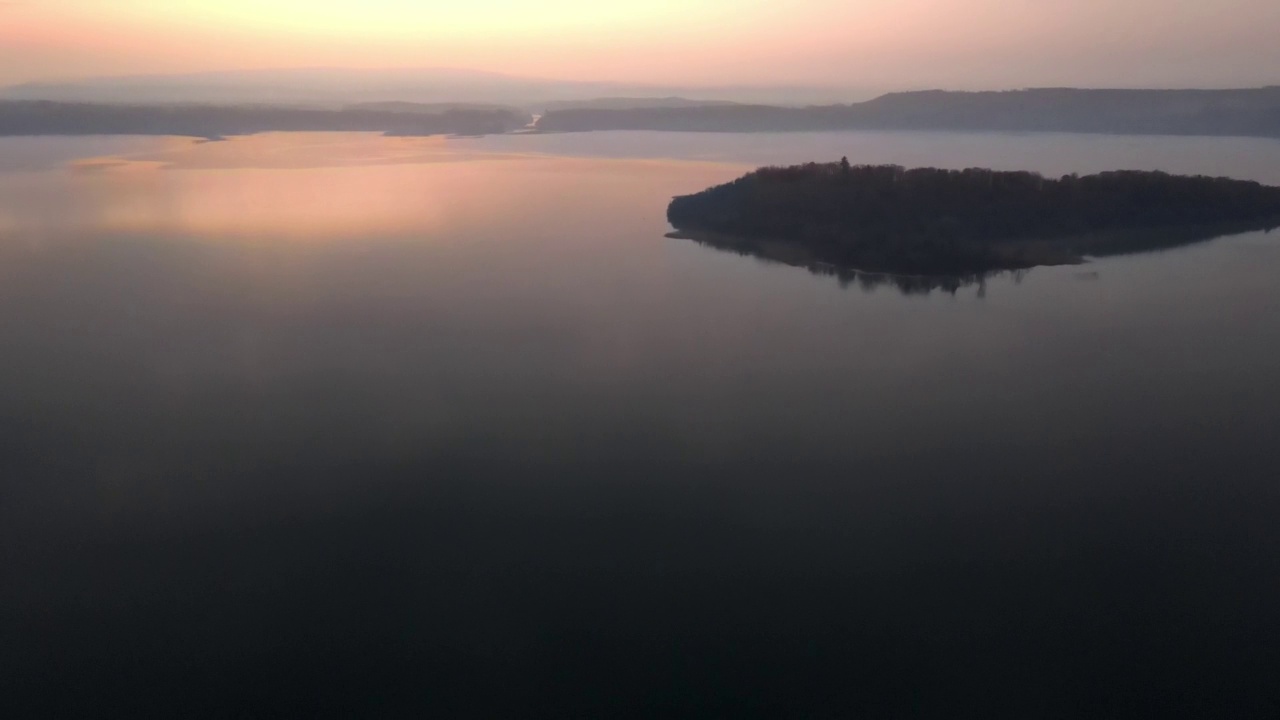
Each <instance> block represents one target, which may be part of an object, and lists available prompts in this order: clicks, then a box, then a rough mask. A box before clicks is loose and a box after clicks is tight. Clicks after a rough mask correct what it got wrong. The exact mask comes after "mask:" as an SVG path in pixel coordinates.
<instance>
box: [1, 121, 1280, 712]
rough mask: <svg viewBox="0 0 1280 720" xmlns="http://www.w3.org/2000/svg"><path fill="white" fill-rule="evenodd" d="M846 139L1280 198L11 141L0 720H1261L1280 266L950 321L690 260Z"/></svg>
mask: <svg viewBox="0 0 1280 720" xmlns="http://www.w3.org/2000/svg"><path fill="white" fill-rule="evenodd" d="M841 155H848V156H849V158H850V159H851V160H853V161H855V162H867V163H879V162H897V163H901V164H904V165H909V166H912V165H936V166H942V167H965V166H971V165H983V166H990V167H996V168H1017V169H1032V170H1040V171H1043V172H1045V173H1048V174H1062V173H1069V172H1094V171H1099V170H1105V169H1117V168H1129V169H1163V170H1168V171H1171V172H1179V173H1201V172H1202V173H1207V174H1213V175H1230V176H1232V177H1237V178H1243V179H1255V180H1259V181H1263V182H1267V183H1270V184H1280V143H1276V142H1274V141H1265V140H1251V139H1232V138H1217V139H1213V138H1162V137H1146V138H1117V137H1106V136H1069V135H1044V136H1007V135H958V134H957V135H946V134H912V133H825V134H787V135H763V134H757V135H684V134H678V133H669V134H648V133H593V134H589V135H575V136H560V135H546V136H502V137H494V138H486V139H476V140H444V139H396V138H382V137H376V136H371V135H305V134H302V135H265V136H257V137H250V138H241V139H235V140H232V141H229V142H222V143H196V142H193V141H189V140H178V139H133V138H117V139H102V138H85V139H32V138H21V139H11V138H6V139H0V337H3V338H5V341H4V352H3V353H0V587H3V588H5V590H4V592H3V593H2V594H0V638H3V639H4V640H3V642H0V678H3V679H0V698H5V699H9V700H11V701H13V702H15V703H16V704H17V705H18V706H19V707H24V708H26V709H29V710H31V709H34V711H33V712H31V713H29V714H30V715H32V716H40V715H50V714H52V713H53V711H63V713H64V714H68V715H69V716H80V717H83V716H92V715H94V714H103V715H105V714H108V713H109V712H110V711H117V710H119V709H120V708H132V709H138V710H141V711H163V712H166V713H167V714H170V715H179V716H180V715H184V714H197V715H216V714H219V713H223V714H230V715H238V714H243V713H245V712H249V711H252V712H254V713H257V714H262V715H270V714H272V713H273V712H279V713H285V714H301V715H313V714H319V713H329V714H339V715H354V716H383V715H390V716H396V715H406V716H408V715H414V716H420V714H421V710H422V708H431V709H432V710H433V711H435V712H440V713H443V714H445V715H454V716H459V715H461V716H479V717H523V716H529V715H545V716H557V717H565V716H572V717H617V716H626V715H636V716H667V715H696V716H750V715H767V716H773V715H796V716H806V717H828V716H837V717H849V716H859V714H860V713H861V716H866V717H886V716H902V715H906V716H924V717H956V716H966V715H973V714H980V715H981V716H983V717H1085V716H1107V715H1112V716H1117V715H1118V716H1135V717H1136V716H1157V717H1158V716H1161V715H1162V714H1166V715H1167V714H1178V715H1193V716H1196V715H1198V716H1201V717H1274V716H1275V713H1276V712H1277V711H1278V710H1280V691H1278V690H1277V686H1276V683H1275V680H1274V679H1275V678H1276V677H1277V676H1280V619H1278V617H1277V615H1276V613H1275V611H1274V609H1275V608H1276V607H1277V606H1280V525H1278V524H1277V522H1276V518H1277V517H1278V515H1277V513H1278V511H1280V490H1278V489H1277V485H1276V479H1277V477H1280V446H1278V445H1277V443H1276V442H1275V440H1276V428H1277V427H1280V375H1277V373H1276V368H1277V367H1280V320H1277V318H1278V317H1280V284H1278V283H1277V282H1276V277H1277V272H1278V271H1280V245H1278V244H1277V243H1276V238H1275V237H1274V235H1266V234H1263V233H1253V234H1247V235H1240V236H1236V237H1231V238H1223V239H1219V240H1216V241H1213V242H1209V243H1203V244H1199V245H1194V246H1189V247H1185V248H1180V249H1176V250H1171V251H1166V252H1162V253H1156V254H1150V255H1140V256H1128V257H1118V258H1110V259H1105V260H1097V261H1094V262H1091V263H1089V264H1087V265H1084V266H1073V267H1059V268H1038V269H1035V270H1033V271H1031V272H1029V273H1027V274H1026V275H1024V276H1020V277H1018V278H1014V277H1010V276H1002V277H997V278H993V279H991V280H988V281H987V282H986V284H985V286H984V287H983V288H982V290H981V292H979V289H978V288H976V287H970V288H965V289H962V290H960V291H959V292H957V293H956V294H954V295H952V294H948V293H941V292H935V293H932V294H930V295H926V296H921V295H913V296H907V295H904V294H901V293H899V292H897V291H896V290H894V289H893V288H891V287H881V288H878V289H875V290H871V291H868V290H865V289H863V288H860V287H858V286H857V285H852V286H848V287H842V286H841V284H840V283H839V282H837V281H836V280H835V279H833V278H830V277H820V276H815V275H812V274H809V273H808V272H806V271H804V270H801V269H797V268H791V267H786V266H782V265H776V264H767V263H764V262H761V261H758V260H754V259H751V258H747V257H740V256H736V255H733V254H726V253H721V252H718V251H716V250H713V249H709V248H706V247H702V246H699V245H697V244H695V243H692V242H689V241H682V240H674V239H667V238H664V237H663V235H664V234H665V233H666V232H667V231H668V229H669V228H668V226H667V224H666V222H665V208H666V203H667V201H668V200H669V199H670V197H671V196H673V195H676V194H682V193H688V192H693V191H696V190H700V189H702V188H704V187H707V186H709V185H711V184H715V183H719V182H724V181H727V180H730V179H732V178H734V177H736V176H738V175H740V174H741V173H742V172H744V171H745V170H746V169H748V168H750V167H754V166H756V165H758V164H763V163H790V162H802V161H808V160H827V159H832V160H833V159H836V158H839V157H840V156H841ZM0 702H3V701H0ZM28 702H31V703H38V704H35V705H31V704H27V703H28Z"/></svg>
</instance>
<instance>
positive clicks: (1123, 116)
mask: <svg viewBox="0 0 1280 720" xmlns="http://www.w3.org/2000/svg"><path fill="white" fill-rule="evenodd" d="M538 129H539V130H542V131H546V132H579V131H587V130H670V131H694V132H764V131H795V130H959V131H983V132H1083V133H1116V134H1140V135H1155V134H1159V135H1243V136H1261V137H1280V87H1266V88H1257V89H1243V90H1077V89H1068V88H1064V89H1038V90H1016V91H1006V92H947V91H926V92H909V93H893V94H889V95H884V96H881V97H879V98H876V99H874V100H870V101H867V102H864V103H856V104H852V105H820V106H808V107H780V106H776V105H729V106H695V107H639V108H632V109H604V108H579V109H565V110H556V111H552V112H548V113H546V114H545V115H544V116H543V117H542V118H541V119H540V120H539V121H538Z"/></svg>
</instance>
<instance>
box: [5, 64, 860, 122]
mask: <svg viewBox="0 0 1280 720" xmlns="http://www.w3.org/2000/svg"><path fill="white" fill-rule="evenodd" d="M677 96H678V97H683V98H698V99H699V100H700V101H739V102H772V103H779V104H805V103H815V102H836V101H840V100H843V99H845V98H848V97H850V91H848V90H841V89H834V88H812V87H799V86H786V85H777V86H722V87H695V86H659V85H645V84H641V83H617V82H579V81H564V80H552V79H545V78H531V77H519V76H514V75H504V74H500V73H491V72H481V71H476V70H462V69H455V68H403V69H400V68H397V69H361V68H303V69H285V70H237V71H229V72H208V73H189V74H174V75H163V74H160V75H135V76H122V77H102V78H88V79H83V80H72V81H67V82H41V83H26V84H22V85H15V86H12V87H8V88H0V99H8V100H55V101H59V102H98V103H108V102H110V103H144V104H154V103H175V102H199V103H216V104H238V103H267V104H273V105H279V104H310V105H327V106H330V107H339V106H345V105H352V104H357V103H370V102H375V103H381V102H406V103H466V104H497V105H515V106H519V107H524V108H529V109H531V110H537V111H539V112H541V111H542V110H543V109H545V108H546V107H547V106H548V105H550V104H552V103H557V102H563V101H584V100H594V99H596V98H669V97H677Z"/></svg>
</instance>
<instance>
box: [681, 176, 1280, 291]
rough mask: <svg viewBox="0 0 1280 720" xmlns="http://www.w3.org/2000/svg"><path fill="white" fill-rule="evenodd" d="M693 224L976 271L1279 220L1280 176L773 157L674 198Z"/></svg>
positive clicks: (804, 254) (801, 247)
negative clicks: (783, 161) (1273, 182)
mask: <svg viewBox="0 0 1280 720" xmlns="http://www.w3.org/2000/svg"><path fill="white" fill-rule="evenodd" d="M667 218H668V220H669V221H670V222H671V224H672V225H673V226H675V227H676V229H677V230H679V231H681V233H682V234H683V235H685V236H690V237H694V238H696V239H699V240H704V241H710V242H712V243H713V244H723V245H726V246H733V247H738V248H743V247H744V246H749V248H748V249H751V250H753V251H755V252H758V253H759V254H762V255H769V256H773V257H775V258H777V259H783V260H787V261H793V262H797V263H809V262H819V263H830V264H832V265H836V266H841V267H853V268H859V269H863V270H874V271H882V272H895V273H911V274H968V273H976V272H985V271H990V270H1000V269H1015V268H1028V267H1034V266H1036V265H1052V264H1063V263H1071V262H1080V261H1081V259H1082V256H1084V255H1105V254H1114V253H1122V252H1132V251H1137V250H1144V249H1153V248H1157V247H1166V246H1171V245H1178V244H1183V243H1187V242H1193V241H1196V240H1203V239H1209V238H1212V237H1217V236H1219V235H1224V234H1228V233H1231V232H1244V231H1248V230H1260V229H1268V230H1269V229H1271V228H1273V227H1275V226H1277V225H1280V188H1275V187H1269V186H1266V185H1261V184H1259V183H1256V182H1249V181H1242V180H1231V179H1228V178H1211V177H1204V176H1196V177H1187V176H1177V175H1169V174H1167V173H1163V172H1138V171H1120V172H1106V173H1101V174H1098V175H1088V176H1085V177H1079V176H1076V175H1067V176H1065V177H1063V178H1061V179H1057V180H1053V179H1048V178H1045V177H1043V176H1041V175H1038V174H1035V173H1030V172H996V171H993V170H986V169H977V168H971V169H968V170H963V171H958V170H940V169H937V168H920V169H915V170H906V169H904V168H902V167H898V166H896V165H882V166H869V165H864V166H850V165H849V164H848V162H847V161H846V160H842V161H841V162H839V163H829V164H819V163H809V164H807V165H800V166H795V167H767V168H761V169H759V170H756V171H754V172H752V173H748V174H747V175H745V176H743V177H741V178H739V179H737V180H734V181H733V182H731V183H727V184H725V185H720V186H717V187H713V188H711V189H709V190H704V191H703V192H700V193H697V194H695V195H685V196H681V197H677V198H675V199H673V200H672V201H671V205H670V207H669V208H668V210H667Z"/></svg>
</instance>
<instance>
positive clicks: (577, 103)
mask: <svg viewBox="0 0 1280 720" xmlns="http://www.w3.org/2000/svg"><path fill="white" fill-rule="evenodd" d="M739 104H740V103H736V102H730V101H728V100H691V99H689V98H683V97H604V98H592V99H590V100H561V101H557V102H549V103H547V106H546V110H547V112H553V111H557V110H638V109H641V108H690V107H727V106H732V105H739Z"/></svg>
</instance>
